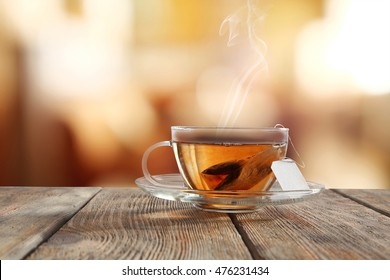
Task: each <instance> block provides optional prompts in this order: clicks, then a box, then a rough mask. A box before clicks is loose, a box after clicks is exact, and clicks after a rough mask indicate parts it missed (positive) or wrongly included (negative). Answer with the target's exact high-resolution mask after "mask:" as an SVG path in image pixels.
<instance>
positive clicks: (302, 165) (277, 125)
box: [274, 123, 306, 168]
mask: <svg viewBox="0 0 390 280" xmlns="http://www.w3.org/2000/svg"><path fill="white" fill-rule="evenodd" d="M278 127H280V128H285V127H284V125H282V124H280V123H278V124H276V125H275V126H274V128H278ZM288 140H289V141H290V144H291V147H292V148H293V150H294V152H295V154H296V155H297V156H298V159H299V161H300V162H299V163H298V162H296V161H295V162H296V164H297V165H298V166H300V167H301V168H305V167H306V165H305V162H304V161H303V159H302V157H301V155H300V154H299V153H298V150H297V149H296V148H295V145H294V143H293V141H292V140H291V137H290V135H288ZM286 158H287V157H286Z"/></svg>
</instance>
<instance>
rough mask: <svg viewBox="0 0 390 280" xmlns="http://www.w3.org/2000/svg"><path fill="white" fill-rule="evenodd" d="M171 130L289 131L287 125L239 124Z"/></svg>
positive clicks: (180, 127)
mask: <svg viewBox="0 0 390 280" xmlns="http://www.w3.org/2000/svg"><path fill="white" fill-rule="evenodd" d="M171 129H172V130H198V129H202V130H219V129H220V130H260V131H289V128H287V127H250V126H248V127H246V126H244V127H239V126H181V125H174V126H171Z"/></svg>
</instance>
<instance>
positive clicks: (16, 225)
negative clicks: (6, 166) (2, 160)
mask: <svg viewBox="0 0 390 280" xmlns="http://www.w3.org/2000/svg"><path fill="white" fill-rule="evenodd" d="M98 191H99V188H68V187H63V188H60V187H2V188H0V205H1V207H0V259H21V258H24V257H25V256H26V255H27V254H28V253H29V252H30V251H31V250H33V249H34V248H35V247H37V246H38V245H39V244H40V243H41V242H43V241H44V240H46V239H47V238H48V237H50V236H51V235H52V234H53V233H54V232H55V231H57V230H58V229H59V228H60V227H61V226H62V225H63V224H64V223H66V222H67V221H68V220H69V219H70V218H71V217H72V216H73V215H74V214H75V213H76V212H77V211H78V210H79V209H80V208H81V207H83V206H84V205H85V204H86V203H87V202H88V201H89V200H90V199H91V198H92V197H93V196H94V195H95V194H96V193H97V192H98Z"/></svg>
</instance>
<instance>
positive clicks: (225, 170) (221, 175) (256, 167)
mask: <svg viewBox="0 0 390 280" xmlns="http://www.w3.org/2000/svg"><path fill="white" fill-rule="evenodd" d="M274 160H275V150H274V149H273V148H270V149H267V150H265V151H262V152H260V153H257V154H255V155H253V156H251V157H248V158H246V159H242V160H236V161H230V162H223V163H219V164H216V165H213V166H211V167H209V168H207V169H205V170H203V171H202V175H203V177H204V178H205V180H206V181H208V182H210V183H212V182H211V181H212V180H220V182H219V184H217V186H216V187H215V188H214V190H248V189H250V188H252V187H253V186H255V185H256V184H257V183H258V182H260V181H261V180H262V179H263V178H265V177H266V176H267V175H269V174H270V173H271V172H272V170H271V164H272V162H273V161H274ZM215 176H218V177H215Z"/></svg>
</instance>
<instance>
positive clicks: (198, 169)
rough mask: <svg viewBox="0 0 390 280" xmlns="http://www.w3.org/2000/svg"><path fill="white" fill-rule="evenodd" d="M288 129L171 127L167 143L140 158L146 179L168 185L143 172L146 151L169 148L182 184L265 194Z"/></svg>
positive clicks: (213, 190) (199, 187) (163, 185)
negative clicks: (273, 164) (169, 138)
mask: <svg viewBox="0 0 390 280" xmlns="http://www.w3.org/2000/svg"><path fill="white" fill-rule="evenodd" d="M288 131H289V130H288V128H280V127H278V128H239V127H201V126H200V127H198V126H172V127H171V133H172V139H171V140H170V141H162V142H158V143H156V144H154V145H152V146H151V147H149V148H148V149H147V150H146V151H145V153H144V155H143V158H142V170H143V173H144V176H145V179H146V180H148V181H149V182H150V183H151V184H153V185H155V186H162V187H169V185H166V184H164V183H163V182H159V181H157V180H155V179H154V178H153V177H152V176H151V174H150V173H149V171H148V168H147V161H148V157H149V155H150V153H151V152H152V151H153V150H154V149H156V148H158V147H163V146H169V147H172V148H173V152H174V155H175V159H176V163H177V166H178V168H179V171H180V174H181V177H182V178H183V181H184V184H185V185H186V186H187V187H188V188H190V189H193V190H199V191H212V192H213V193H216V192H218V191H234V192H236V191H238V192H239V191H255V192H259V191H267V190H268V189H269V188H270V187H271V186H272V184H273V183H274V181H275V176H274V174H273V172H272V170H271V165H272V162H273V161H276V160H281V159H283V158H284V157H285V156H286V153H287V145H288Z"/></svg>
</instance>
